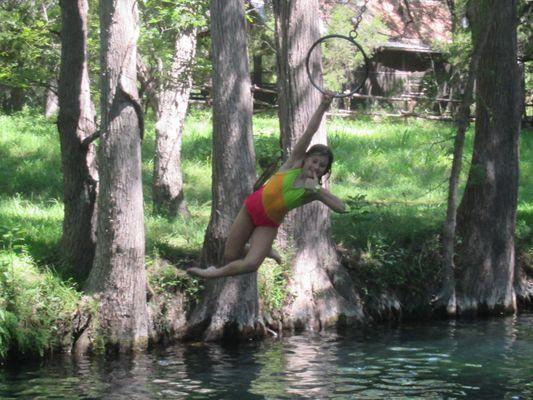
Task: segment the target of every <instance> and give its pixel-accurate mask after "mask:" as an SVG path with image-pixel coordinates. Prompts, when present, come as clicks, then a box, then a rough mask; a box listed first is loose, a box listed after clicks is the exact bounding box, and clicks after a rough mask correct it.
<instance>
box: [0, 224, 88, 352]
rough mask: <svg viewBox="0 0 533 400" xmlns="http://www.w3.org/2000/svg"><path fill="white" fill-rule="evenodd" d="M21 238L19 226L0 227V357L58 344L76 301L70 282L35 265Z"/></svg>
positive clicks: (67, 331) (54, 346)
mask: <svg viewBox="0 0 533 400" xmlns="http://www.w3.org/2000/svg"><path fill="white" fill-rule="evenodd" d="M24 241H25V237H24V230H23V229H21V228H19V227H16V228H14V229H11V230H7V229H6V228H4V227H0V358H4V357H6V356H7V355H8V352H16V353H20V354H23V355H30V354H39V355H41V356H42V355H43V354H44V352H46V351H49V350H52V349H54V348H56V347H60V346H61V344H62V343H61V342H62V340H63V339H64V335H65V334H68V333H69V317H70V315H71V314H72V312H73V311H74V310H75V308H76V304H77V302H78V300H79V294H78V292H77V291H76V290H75V288H74V286H73V283H72V282H70V281H63V280H61V278H60V277H59V276H58V275H57V274H55V273H54V272H53V271H52V270H51V269H49V268H48V267H46V266H41V267H39V268H38V267H37V265H36V264H35V262H34V261H33V259H32V258H31V256H30V255H29V254H28V252H27V249H26V246H25V245H24ZM67 339H68V337H67Z"/></svg>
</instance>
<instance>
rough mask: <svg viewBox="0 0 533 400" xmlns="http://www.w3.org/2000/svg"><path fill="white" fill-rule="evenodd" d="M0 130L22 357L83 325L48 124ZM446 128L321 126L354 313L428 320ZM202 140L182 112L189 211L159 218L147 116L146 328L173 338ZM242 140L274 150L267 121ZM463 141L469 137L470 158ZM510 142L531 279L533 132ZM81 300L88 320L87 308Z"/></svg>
mask: <svg viewBox="0 0 533 400" xmlns="http://www.w3.org/2000/svg"><path fill="white" fill-rule="evenodd" d="M0 126H1V127H2V128H1V129H2V131H1V135H0V159H1V160H2V161H1V163H2V164H1V165H2V168H1V171H0V221H1V223H0V288H1V289H2V290H1V291H0V358H2V357H5V356H7V355H8V353H9V352H10V351H16V352H17V353H18V354H21V355H28V356H30V357H33V356H34V355H43V354H45V353H47V352H50V351H52V349H64V348H68V347H69V344H71V342H72V340H73V338H74V337H75V335H76V332H77V330H79V329H81V327H82V326H83V324H84V320H83V319H81V320H76V319H74V320H73V319H72V316H75V315H76V314H77V313H78V314H79V312H78V305H79V304H80V299H81V297H82V292H81V287H82V282H76V281H75V280H74V279H73V274H72V270H71V266H69V265H65V264H63V263H62V261H61V253H60V248H59V240H60V237H61V222H62V204H61V198H62V183H61V180H62V178H61V172H60V156H59V144H58V134H57V131H56V126H55V121H54V120H53V119H48V120H47V119H44V118H42V117H40V116H39V115H37V114H35V113H32V112H31V111H27V112H24V113H21V114H17V115H13V116H0ZM454 131H455V129H454V126H453V125H452V124H449V123H443V122H430V121H417V120H407V121H389V120H387V119H386V118H382V119H379V118H378V119H372V120H371V119H364V120H357V121H356V120H349V119H345V118H336V117H334V116H330V117H329V118H328V135H329V144H330V146H331V147H332V149H333V151H334V154H335V157H336V159H335V163H334V165H333V171H332V178H331V180H330V185H331V190H332V191H333V192H334V193H335V194H337V195H338V196H339V197H341V198H343V199H344V200H345V201H346V202H347V203H348V205H349V206H350V210H351V211H350V213H349V214H346V215H342V216H339V215H332V221H333V224H332V228H333V236H334V240H335V242H336V243H337V246H338V250H339V252H340V254H341V255H342V261H343V264H344V265H345V266H346V268H347V269H348V271H349V272H350V275H351V276H352V278H353V279H354V282H355V284H356V285H357V288H358V291H359V293H360V294H361V296H362V301H363V304H364V307H365V311H366V314H367V315H368V316H371V317H372V318H373V319H374V320H379V319H397V318H400V317H403V318H405V317H410V318H427V317H428V316H429V315H430V314H431V306H430V305H431V299H432V298H433V297H434V296H435V294H436V291H437V290H438V287H439V268H440V259H439V252H440V250H439V232H440V229H441V225H442V221H443V219H444V215H445V202H446V191H447V177H448V171H449V165H450V162H451V151H450V150H451V147H452V145H453V140H452V138H453V134H454ZM210 133H211V121H210V116H209V113H208V112H207V111H203V110H193V111H192V112H191V115H190V116H189V118H188V119H187V122H186V128H185V136H184V139H183V150H182V153H183V160H182V163H183V171H184V182H185V195H186V199H187V202H188V207H189V210H190V212H191V217H190V218H188V219H183V218H178V219H176V220H169V219H167V218H165V217H164V216H161V215H157V214H154V213H153V211H152V207H151V189H150V188H151V179H152V168H153V154H154V129H153V122H152V121H151V120H150V119H148V121H147V129H146V137H145V141H144V143H143V149H142V151H143V184H144V195H145V210H146V238H147V243H146V265H147V269H148V272H149V282H150V287H151V290H150V293H149V297H150V301H151V313H152V317H153V318H152V321H154V324H158V325H157V326H155V325H154V327H153V332H168V338H172V337H176V336H179V331H180V329H181V327H182V325H181V324H182V323H184V313H183V312H180V310H185V311H186V310H187V309H188V307H189V306H190V304H192V303H193V302H194V301H195V299H196V298H197V296H198V294H199V293H200V290H201V282H198V281H196V280H194V279H190V278H189V277H188V276H186V275H185V274H184V273H183V272H182V271H181V269H183V268H185V267H186V266H188V265H191V263H194V262H195V261H196V260H197V257H198V254H199V252H200V249H201V246H202V241H203V237H204V231H205V227H206V225H207V222H208V219H209V212H210V196H211V187H210V185H211V181H210V177H211V169H210V168H211V167H210V158H211V147H210V146H211V139H210ZM254 134H255V143H256V156H257V159H258V161H259V163H261V164H263V165H264V164H268V161H269V159H271V157H272V156H273V155H275V154H276V153H277V146H278V143H279V141H278V122H277V118H276V117H275V115H268V114H266V115H265V114H260V115H256V116H254ZM471 139H472V133H471V132H469V135H468V140H467V144H466V148H465V154H468V155H469V154H471V149H472V143H471ZM521 140H522V141H521V147H520V150H521V160H522V161H521V166H520V168H521V169H520V173H521V176H520V182H521V184H520V190H519V204H518V215H517V229H516V247H517V260H518V263H519V265H520V266H521V267H522V270H524V271H528V272H529V273H531V274H532V275H533V266H532V265H533V233H532V228H531V227H532V226H533V185H532V184H531V182H533V171H532V166H531V163H530V162H529V160H531V159H532V158H533V157H532V156H533V132H531V131H528V132H524V133H523V134H522V137H521ZM468 158H469V157H468ZM465 177H466V174H465V173H463V175H462V182H463V183H464V179H465ZM284 257H285V262H284V263H282V265H281V266H277V265H275V264H273V263H270V262H267V263H266V265H265V266H264V267H263V268H261V269H260V274H259V277H258V281H259V292H260V297H261V301H262V305H263V308H264V310H265V311H267V312H268V314H269V315H270V316H272V317H273V318H275V317H276V314H277V312H278V310H279V308H280V307H281V305H282V304H283V302H284V300H285V298H286V296H287V293H286V291H285V290H284V288H285V283H286V280H287V278H288V273H289V268H288V260H287V259H288V257H290V255H288V254H286V255H284ZM171 303H172V306H171V307H170V306H169V305H170V304H171ZM83 304H85V307H86V310H87V311H88V313H89V315H90V312H91V307H93V308H94V307H95V306H94V304H92V303H91V302H86V303H83ZM169 310H173V311H169ZM73 321H74V322H73ZM158 336H160V335H158ZM160 339H164V338H160Z"/></svg>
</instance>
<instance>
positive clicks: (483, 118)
mask: <svg viewBox="0 0 533 400" xmlns="http://www.w3.org/2000/svg"><path fill="white" fill-rule="evenodd" d="M472 7H473V8H472V11H473V12H472V15H473V18H472V32H473V39H474V40H473V41H474V45H475V44H476V43H477V42H478V41H479V40H480V38H481V36H482V35H481V33H482V32H483V30H484V29H485V27H486V24H487V21H488V16H489V15H490V14H491V13H492V12H494V21H493V23H492V24H491V25H490V30H489V33H488V39H487V45H486V46H485V47H484V48H483V50H482V53H481V57H480V62H479V68H478V76H477V85H476V130H475V139H474V152H473V156H472V162H471V168H470V172H469V176H468V181H467V183H466V188H465V193H464V196H463V200H462V202H461V205H460V207H459V210H458V233H459V234H460V236H461V239H462V244H461V246H460V248H459V250H458V259H457V261H458V262H457V265H458V268H459V269H460V271H458V272H459V277H460V278H459V279H458V282H460V283H459V286H458V293H457V308H458V313H461V314H474V313H479V314H500V313H512V312H514V311H516V295H515V291H514V289H513V281H514V264H515V249H514V231H515V220H516V207H517V197H518V141H519V132H520V109H519V108H520V101H519V97H518V96H519V76H518V70H517V64H516V1H515V0H510V1H505V2H502V1H497V0H491V1H481V0H477V1H473V2H472Z"/></svg>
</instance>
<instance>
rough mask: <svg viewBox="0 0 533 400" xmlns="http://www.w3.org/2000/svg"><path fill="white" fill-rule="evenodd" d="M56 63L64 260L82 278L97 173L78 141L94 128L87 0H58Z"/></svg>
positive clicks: (92, 156)
mask: <svg viewBox="0 0 533 400" xmlns="http://www.w3.org/2000/svg"><path fill="white" fill-rule="evenodd" d="M60 5H61V13H62V32H61V41H62V47H61V67H60V75H59V91H58V95H59V98H58V102H59V114H58V118H57V127H58V130H59V140H60V143H61V169H62V171H63V185H64V190H63V202H64V218H63V236H62V239H61V246H62V249H63V255H64V258H65V260H66V261H67V262H68V263H69V264H70V265H72V267H73V268H74V272H75V274H76V276H77V277H78V278H79V279H80V280H83V279H85V278H87V275H88V274H89V271H90V269H91V267H92V264H93V259H94V252H95V246H96V220H95V205H96V196H97V192H98V173H97V168H96V150H95V146H94V144H88V145H82V142H83V140H84V139H86V138H87V137H89V136H91V135H92V134H93V133H94V132H95V130H96V126H95V122H94V112H93V109H92V105H91V94H90V90H89V89H90V88H89V74H88V69H87V14H88V2H87V0H77V1H67V0H61V2H60Z"/></svg>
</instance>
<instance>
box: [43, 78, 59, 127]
mask: <svg viewBox="0 0 533 400" xmlns="http://www.w3.org/2000/svg"><path fill="white" fill-rule="evenodd" d="M49 85H50V86H49V87H47V88H46V90H45V93H44V116H45V117H46V118H50V117H52V116H54V115H56V114H57V113H58V111H59V99H58V96H57V91H58V90H59V89H58V82H57V79H52V80H51V81H50V82H49Z"/></svg>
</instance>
